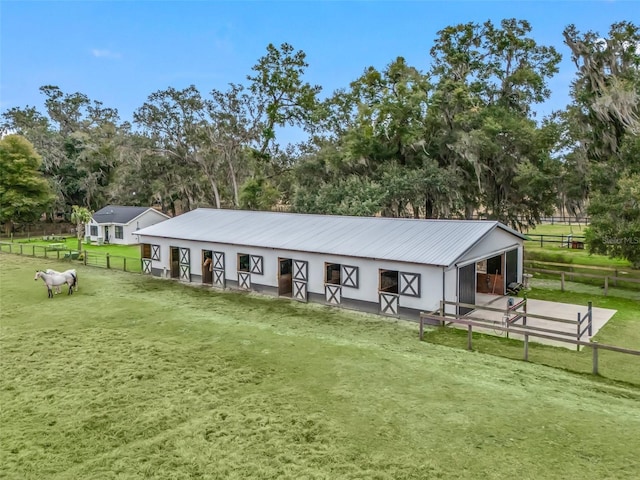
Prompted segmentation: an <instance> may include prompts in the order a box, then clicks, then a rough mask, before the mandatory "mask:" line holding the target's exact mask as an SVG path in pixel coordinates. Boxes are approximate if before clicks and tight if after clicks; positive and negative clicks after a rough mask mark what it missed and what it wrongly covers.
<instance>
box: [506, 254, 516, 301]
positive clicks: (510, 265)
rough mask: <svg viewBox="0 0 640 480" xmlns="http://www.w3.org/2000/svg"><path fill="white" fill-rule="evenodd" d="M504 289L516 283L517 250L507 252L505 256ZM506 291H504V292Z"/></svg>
mask: <svg viewBox="0 0 640 480" xmlns="http://www.w3.org/2000/svg"><path fill="white" fill-rule="evenodd" d="M506 263H507V267H506V278H505V287H506V286H508V285H509V284H510V283H515V282H517V281H518V249H517V248H514V249H513V250H509V251H508V252H507V254H506ZM505 291H506V290H505Z"/></svg>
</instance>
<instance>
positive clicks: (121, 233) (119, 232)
mask: <svg viewBox="0 0 640 480" xmlns="http://www.w3.org/2000/svg"><path fill="white" fill-rule="evenodd" d="M116 238H119V239H121V240H122V239H123V238H124V231H123V228H122V225H116Z"/></svg>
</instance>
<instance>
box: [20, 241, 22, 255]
mask: <svg viewBox="0 0 640 480" xmlns="http://www.w3.org/2000/svg"><path fill="white" fill-rule="evenodd" d="M20 255H22V244H20Z"/></svg>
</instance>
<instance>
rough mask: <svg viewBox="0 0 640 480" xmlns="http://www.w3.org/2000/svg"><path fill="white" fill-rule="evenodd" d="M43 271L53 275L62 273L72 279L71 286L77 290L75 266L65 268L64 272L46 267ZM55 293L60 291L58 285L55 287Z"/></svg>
mask: <svg viewBox="0 0 640 480" xmlns="http://www.w3.org/2000/svg"><path fill="white" fill-rule="evenodd" d="M45 273H48V274H53V275H64V276H65V277H71V278H73V279H74V282H73V286H74V287H75V291H76V292H77V291H78V272H76V269H75V268H70V269H69V270H65V271H64V272H58V271H56V270H52V269H50V268H48V269H47V270H46V272H45ZM56 293H60V285H58V286H57V287H56Z"/></svg>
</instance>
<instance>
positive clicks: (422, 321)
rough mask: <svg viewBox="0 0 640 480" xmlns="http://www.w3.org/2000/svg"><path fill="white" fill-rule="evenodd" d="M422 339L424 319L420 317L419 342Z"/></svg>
mask: <svg viewBox="0 0 640 480" xmlns="http://www.w3.org/2000/svg"><path fill="white" fill-rule="evenodd" d="M423 339H424V317H423V316H422V315H420V341H422V340H423Z"/></svg>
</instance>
